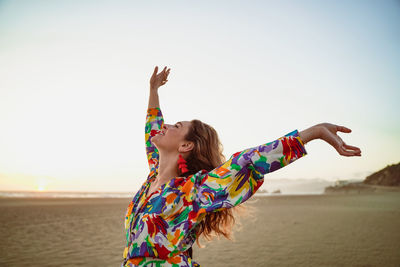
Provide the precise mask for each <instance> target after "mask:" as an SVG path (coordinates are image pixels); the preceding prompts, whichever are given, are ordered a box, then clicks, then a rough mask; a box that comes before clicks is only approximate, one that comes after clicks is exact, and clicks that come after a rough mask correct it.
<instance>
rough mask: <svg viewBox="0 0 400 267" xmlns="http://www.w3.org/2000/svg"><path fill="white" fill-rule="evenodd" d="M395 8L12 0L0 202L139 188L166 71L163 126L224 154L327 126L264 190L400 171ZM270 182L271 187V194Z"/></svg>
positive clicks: (5, 33)
mask: <svg viewBox="0 0 400 267" xmlns="http://www.w3.org/2000/svg"><path fill="white" fill-rule="evenodd" d="M399 26H400V2H399V1H390V0H385V1H244V0H242V1H205V0H204V1H174V0H171V1H76V0H75V1H40V0H39V1H4V0H3V1H0V190H40V191H44V190H46V191H102V192H104V191H107V192H130V191H132V192H133V191H136V190H138V189H139V187H140V186H141V185H142V183H143V182H144V181H145V180H146V177H147V175H148V172H149V169H148V165H147V160H146V154H145V143H144V127H145V117H146V110H147V105H148V97H149V80H150V77H151V74H152V72H153V70H154V67H155V66H158V67H159V69H160V70H161V69H162V68H163V67H164V66H167V67H168V68H171V72H170V75H169V79H168V82H167V84H166V85H164V86H162V87H160V89H159V96H160V106H161V110H162V112H163V114H164V119H165V122H166V123H170V124H173V123H176V122H177V121H183V120H192V119H200V120H202V121H203V122H206V123H208V124H210V125H211V126H213V127H214V128H215V129H216V130H217V132H218V135H219V138H220V140H221V142H222V144H223V146H224V155H225V156H226V157H227V158H229V157H230V156H231V155H232V154H233V153H235V152H237V151H240V150H243V149H246V148H249V147H254V146H258V145H261V144H264V143H267V142H270V141H273V140H275V139H277V138H279V137H281V136H283V135H285V134H287V133H289V132H291V131H293V130H296V129H297V130H299V131H301V130H305V129H307V128H309V127H311V126H313V125H315V124H318V123H322V122H328V123H332V124H338V125H343V126H346V127H348V128H350V129H351V130H352V132H351V133H339V136H340V137H341V138H342V139H343V140H344V141H345V143H347V144H349V145H353V146H357V147H359V148H360V149H361V151H362V156H361V157H344V156H341V155H339V154H338V152H337V151H336V150H335V149H334V148H333V147H332V146H330V145H329V144H328V143H326V142H325V141H323V140H320V139H319V140H313V141H311V142H310V143H307V144H306V145H305V148H306V151H307V153H308V154H307V155H306V156H305V157H303V158H301V159H298V160H297V161H295V162H293V163H291V164H289V165H288V166H285V167H284V168H282V169H279V170H277V171H275V172H272V173H269V174H267V175H266V176H265V178H266V181H267V180H268V179H283V178H289V179H300V178H302V179H316V178H318V179H326V180H329V181H335V180H337V179H364V178H365V177H366V176H367V175H369V174H371V173H373V172H375V171H378V170H380V169H382V168H384V167H386V166H387V165H390V164H395V163H398V162H400V153H399V151H400V123H399V115H400V108H399V99H400V49H399V48H400V27H399ZM265 184H267V183H265Z"/></svg>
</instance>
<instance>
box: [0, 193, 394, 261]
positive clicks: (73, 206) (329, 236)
mask: <svg viewBox="0 0 400 267" xmlns="http://www.w3.org/2000/svg"><path fill="white" fill-rule="evenodd" d="M253 200H255V201H256V202H254V203H252V206H254V207H255V208H256V212H255V218H254V219H251V218H242V219H241V220H240V221H241V222H242V225H243V228H242V229H241V230H240V231H235V235H234V237H235V242H232V241H229V240H226V239H220V240H218V239H214V240H213V241H212V242H210V243H207V242H206V241H204V240H202V241H201V243H202V244H203V245H206V247H205V248H201V249H200V248H199V247H198V246H197V245H195V246H194V247H193V252H194V258H195V260H196V261H197V262H199V263H200V264H201V266H202V267H208V266H400V231H399V230H400V193H398V192H393V193H374V194H364V195H356V194H349V195H302V196H268V197H253V198H252V199H251V201H253ZM129 201H130V199H112V198H108V199H107V198H103V199H84V198H81V199H54V198H53V199H37V198H32V199H28V198H2V199H0V225H1V228H0V240H1V242H0V266H120V264H121V262H122V252H123V248H124V242H125V233H124V228H123V220H124V214H125V210H126V207H127V205H128V204H129ZM251 201H250V202H251ZM250 202H249V203H250Z"/></svg>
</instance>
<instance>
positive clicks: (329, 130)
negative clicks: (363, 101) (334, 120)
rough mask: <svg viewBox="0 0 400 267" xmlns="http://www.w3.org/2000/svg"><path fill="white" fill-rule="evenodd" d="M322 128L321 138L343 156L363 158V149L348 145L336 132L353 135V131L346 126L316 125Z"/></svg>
mask: <svg viewBox="0 0 400 267" xmlns="http://www.w3.org/2000/svg"><path fill="white" fill-rule="evenodd" d="M316 126H318V127H319V128H320V136H319V138H320V139H322V140H324V141H326V142H327V143H329V144H331V145H332V146H333V147H334V148H335V149H336V150H337V152H339V154H340V155H342V156H347V157H351V156H361V149H360V148H358V147H355V146H349V145H347V144H346V143H345V142H344V141H343V140H342V138H340V137H339V136H338V135H337V134H336V132H338V131H339V132H343V133H351V130H350V129H349V128H347V127H344V126H339V125H335V124H331V123H320V124H318V125H316Z"/></svg>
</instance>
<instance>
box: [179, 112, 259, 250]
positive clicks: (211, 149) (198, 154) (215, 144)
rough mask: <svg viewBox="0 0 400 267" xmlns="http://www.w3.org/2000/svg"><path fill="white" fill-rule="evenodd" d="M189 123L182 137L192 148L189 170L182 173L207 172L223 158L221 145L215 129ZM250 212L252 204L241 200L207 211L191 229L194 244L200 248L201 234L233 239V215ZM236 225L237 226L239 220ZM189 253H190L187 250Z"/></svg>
mask: <svg viewBox="0 0 400 267" xmlns="http://www.w3.org/2000/svg"><path fill="white" fill-rule="evenodd" d="M190 122H191V126H190V128H189V131H188V133H187V134H186V136H185V139H186V140H187V141H192V142H193V143H194V148H193V150H192V151H191V152H190V154H189V155H188V156H187V158H186V161H187V168H188V170H189V171H188V172H187V173H185V176H189V175H191V174H195V173H197V172H198V171H200V170H202V169H205V170H207V171H211V170H213V169H215V168H216V167H218V166H219V165H221V164H222V163H224V162H225V161H226V158H225V156H224V155H223V154H222V151H223V145H222V144H221V142H220V140H219V137H218V134H217V132H216V131H215V129H214V128H213V127H211V126H210V125H208V124H206V123H203V122H202V121H200V120H197V119H195V120H192V121H190ZM253 212H254V207H251V206H248V205H245V204H244V203H242V204H240V205H237V206H235V207H232V208H227V209H222V210H219V211H215V212H208V213H207V214H206V215H205V217H204V218H203V220H202V221H201V222H200V223H199V224H198V225H197V226H196V228H195V233H196V242H197V244H198V246H199V247H200V248H203V247H204V246H202V245H201V244H200V243H199V238H200V236H201V235H204V238H205V239H206V240H208V241H210V240H212V239H213V237H215V236H218V238H219V237H220V236H224V237H225V238H227V239H229V240H234V238H233V231H232V230H233V226H234V225H235V222H236V218H238V217H237V216H236V215H253V214H252V213H253ZM235 217H236V218H235ZM238 225H239V226H241V223H240V221H239V220H238ZM190 254H192V251H191V250H190Z"/></svg>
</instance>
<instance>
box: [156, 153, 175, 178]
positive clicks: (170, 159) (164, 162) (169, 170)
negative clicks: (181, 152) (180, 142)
mask: <svg viewBox="0 0 400 267" xmlns="http://www.w3.org/2000/svg"><path fill="white" fill-rule="evenodd" d="M178 158H179V157H178V155H177V154H161V153H160V157H159V162H158V174H157V177H156V182H157V183H160V184H164V183H166V182H168V181H170V180H171V179H172V178H174V177H177V176H179V173H178Z"/></svg>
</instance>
